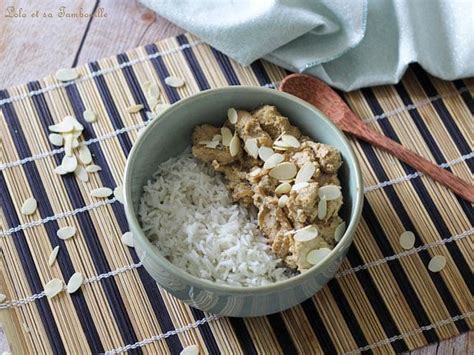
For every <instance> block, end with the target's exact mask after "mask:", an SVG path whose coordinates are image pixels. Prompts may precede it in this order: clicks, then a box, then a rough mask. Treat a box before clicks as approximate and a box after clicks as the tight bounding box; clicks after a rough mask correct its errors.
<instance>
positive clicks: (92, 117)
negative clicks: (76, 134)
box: [82, 110, 97, 123]
mask: <svg viewBox="0 0 474 355" xmlns="http://www.w3.org/2000/svg"><path fill="white" fill-rule="evenodd" d="M82 117H84V121H86V122H89V123H93V122H95V121H97V115H96V114H95V112H94V111H92V110H85V111H84V112H83V113H82Z"/></svg>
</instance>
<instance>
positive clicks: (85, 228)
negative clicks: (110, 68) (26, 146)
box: [30, 82, 137, 351]
mask: <svg viewBox="0 0 474 355" xmlns="http://www.w3.org/2000/svg"><path fill="white" fill-rule="evenodd" d="M70 87H71V86H69V87H68V89H67V90H69V88H70ZM39 89H41V86H40V85H39V83H38V82H36V83H32V86H31V87H30V90H39ZM34 100H35V107H36V109H37V111H38V114H39V116H40V118H41V120H40V121H41V124H42V126H43V128H44V131H45V132H48V126H49V125H51V124H54V121H53V119H52V115H51V112H50V111H49V108H48V106H47V103H46V100H45V99H44V95H42V94H41V95H38V96H36V97H35V99H34ZM81 119H82V118H81V117H80V116H78V120H79V121H81ZM81 123H82V124H83V125H84V127H86V126H87V123H85V122H84V121H81ZM55 160H56V163H57V164H59V163H60V161H61V159H60V157H59V156H58V155H56V156H55ZM62 180H63V183H64V186H65V188H66V190H67V192H68V196H69V199H70V201H71V204H72V206H73V208H74V209H77V208H81V207H83V206H85V204H86V203H85V201H84V198H83V196H82V194H81V191H80V188H79V185H78V183H77V180H76V178H75V177H74V175H73V174H70V175H67V176H63V177H62ZM41 186H42V185H41ZM46 201H47V198H46ZM48 202H49V201H48ZM48 205H49V203H48ZM51 212H52V211H51ZM49 215H52V213H51V214H49ZM75 217H76V218H77V220H78V222H79V223H78V224H79V226H80V229H81V230H82V232H83V235H84V236H85V238H84V241H85V243H86V245H87V249H88V251H89V253H90V255H91V257H92V259H93V262H94V266H95V267H96V270H97V272H98V273H99V274H102V273H107V272H109V271H111V268H110V265H109V263H108V261H107V258H106V256H105V254H104V252H103V249H102V247H101V245H100V242H99V236H98V234H97V231H96V229H95V227H94V224H93V222H92V218H91V216H90V214H89V212H84V213H79V214H77V215H76V216H75ZM48 224H50V225H53V226H54V227H55V230H57V228H58V227H57V223H56V222H55V221H53V222H51V223H48ZM55 230H53V233H54V231H55ZM56 239H57V238H56ZM62 249H63V250H67V248H66V246H63V247H62ZM60 254H62V253H60ZM71 268H72V267H71ZM72 273H74V270H72V271H70V274H71V275H72ZM101 283H102V285H103V289H104V292H105V294H106V295H107V298H108V299H109V300H110V301H111V302H110V306H111V309H112V313H113V315H114V319H115V320H116V322H117V325H118V327H119V330H120V332H121V335H122V337H123V340H124V341H126V342H127V343H134V342H136V341H137V337H136V334H135V332H134V331H133V328H132V323H131V321H130V319H129V317H128V316H126V315H123V313H124V312H125V311H126V308H125V304H124V303H123V302H122V300H121V298H120V292H119V290H118V287H117V284H116V283H115V280H113V279H112V278H107V279H104V280H102V282H101ZM88 330H89V329H88V328H86V329H85V332H87V331H88ZM90 330H91V333H92V332H93V329H90ZM86 334H87V333H86ZM92 334H93V333H92ZM89 336H90V335H89ZM97 336H98V335H97ZM102 351H103V350H102Z"/></svg>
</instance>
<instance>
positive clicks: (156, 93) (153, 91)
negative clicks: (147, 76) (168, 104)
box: [146, 83, 160, 99]
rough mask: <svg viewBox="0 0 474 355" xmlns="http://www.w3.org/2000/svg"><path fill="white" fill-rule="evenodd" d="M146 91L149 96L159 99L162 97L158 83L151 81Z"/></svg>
mask: <svg viewBox="0 0 474 355" xmlns="http://www.w3.org/2000/svg"><path fill="white" fill-rule="evenodd" d="M146 93H147V96H148V97H150V98H154V99H158V98H159V97H160V88H159V86H158V85H157V84H156V83H150V85H149V87H148V88H147V90H146Z"/></svg>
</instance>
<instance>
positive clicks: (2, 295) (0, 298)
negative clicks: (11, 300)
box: [0, 293, 7, 303]
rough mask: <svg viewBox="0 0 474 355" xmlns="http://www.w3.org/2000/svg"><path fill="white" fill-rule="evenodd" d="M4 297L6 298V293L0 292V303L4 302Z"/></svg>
mask: <svg viewBox="0 0 474 355" xmlns="http://www.w3.org/2000/svg"><path fill="white" fill-rule="evenodd" d="M6 299H7V295H5V294H3V293H0V303H3V302H5V300H6Z"/></svg>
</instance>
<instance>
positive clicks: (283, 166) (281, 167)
mask: <svg viewBox="0 0 474 355" xmlns="http://www.w3.org/2000/svg"><path fill="white" fill-rule="evenodd" d="M269 175H270V176H271V177H272V178H275V179H277V180H288V179H293V178H294V177H295V175H296V165H295V164H294V163H291V162H283V163H280V164H278V165H277V166H275V167H274V168H273V169H272V170H270V174H269Z"/></svg>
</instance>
